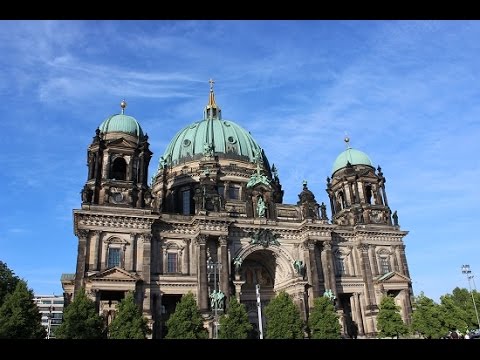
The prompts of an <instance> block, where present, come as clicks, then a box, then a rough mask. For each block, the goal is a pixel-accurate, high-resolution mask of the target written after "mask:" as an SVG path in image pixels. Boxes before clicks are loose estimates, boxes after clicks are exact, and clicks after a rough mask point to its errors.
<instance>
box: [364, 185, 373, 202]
mask: <svg viewBox="0 0 480 360" xmlns="http://www.w3.org/2000/svg"><path fill="white" fill-rule="evenodd" d="M365 197H366V199H365V200H366V201H367V204H372V185H371V184H367V185H366V186H365Z"/></svg>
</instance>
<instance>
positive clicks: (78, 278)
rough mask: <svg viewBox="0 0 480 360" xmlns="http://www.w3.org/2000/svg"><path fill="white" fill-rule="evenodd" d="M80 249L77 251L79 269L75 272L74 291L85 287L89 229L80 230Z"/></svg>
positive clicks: (76, 291)
mask: <svg viewBox="0 0 480 360" xmlns="http://www.w3.org/2000/svg"><path fill="white" fill-rule="evenodd" d="M77 233H78V251H77V270H76V273H75V287H74V293H75V294H77V293H78V291H79V290H80V289H81V288H82V287H83V278H84V276H85V261H86V251H87V240H88V233H89V231H88V230H78V231H77Z"/></svg>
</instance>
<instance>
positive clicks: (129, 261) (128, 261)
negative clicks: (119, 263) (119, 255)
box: [125, 234, 136, 271]
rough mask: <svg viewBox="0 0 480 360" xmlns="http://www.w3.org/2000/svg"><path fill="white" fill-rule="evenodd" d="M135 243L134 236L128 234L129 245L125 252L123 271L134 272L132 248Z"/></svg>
mask: <svg viewBox="0 0 480 360" xmlns="http://www.w3.org/2000/svg"><path fill="white" fill-rule="evenodd" d="M135 242H136V234H130V244H129V245H128V247H127V250H126V252H125V270H127V271H135V267H134V260H133V259H134V248H135Z"/></svg>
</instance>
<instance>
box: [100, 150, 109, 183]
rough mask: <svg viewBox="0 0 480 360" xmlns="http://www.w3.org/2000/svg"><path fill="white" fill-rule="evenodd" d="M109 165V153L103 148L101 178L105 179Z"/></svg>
mask: <svg viewBox="0 0 480 360" xmlns="http://www.w3.org/2000/svg"><path fill="white" fill-rule="evenodd" d="M109 166H110V154H109V152H108V150H105V152H104V153H103V162H102V179H103V180H106V179H108V176H109V172H110V171H109Z"/></svg>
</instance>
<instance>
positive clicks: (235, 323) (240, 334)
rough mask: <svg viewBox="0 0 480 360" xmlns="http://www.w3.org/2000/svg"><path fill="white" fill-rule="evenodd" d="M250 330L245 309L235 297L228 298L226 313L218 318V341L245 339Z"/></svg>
mask: <svg viewBox="0 0 480 360" xmlns="http://www.w3.org/2000/svg"><path fill="white" fill-rule="evenodd" d="M251 330H252V324H250V322H249V321H248V314H247V309H246V308H245V305H244V304H240V303H239V302H238V300H237V298H236V297H235V296H232V297H231V298H230V301H229V304H228V313H227V314H225V315H222V316H221V317H220V330H219V333H218V337H219V338H220V339H246V338H247V337H248V334H249V332H250V331H251Z"/></svg>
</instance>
